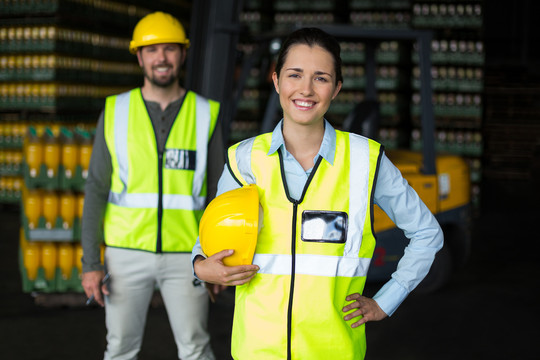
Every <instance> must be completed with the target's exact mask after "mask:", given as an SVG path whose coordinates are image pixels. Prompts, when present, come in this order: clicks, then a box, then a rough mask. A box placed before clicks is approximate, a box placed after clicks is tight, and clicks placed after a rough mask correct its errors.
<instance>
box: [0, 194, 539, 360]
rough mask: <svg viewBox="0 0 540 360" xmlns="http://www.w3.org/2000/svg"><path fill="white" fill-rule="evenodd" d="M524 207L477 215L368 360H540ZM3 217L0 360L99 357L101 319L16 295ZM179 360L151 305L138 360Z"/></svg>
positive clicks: (386, 324)
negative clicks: (464, 255) (453, 260)
mask: <svg viewBox="0 0 540 360" xmlns="http://www.w3.org/2000/svg"><path fill="white" fill-rule="evenodd" d="M496 195H497V194H493V196H496ZM492 200H493V203H496V204H499V203H498V202H497V201H496V199H495V198H493V199H492ZM525 200H526V199H525ZM525 200H524V199H523V198H521V199H517V200H516V201H517V203H514V202H512V204H514V205H513V206H512V211H506V210H505V209H506V208H507V207H506V206H504V205H501V204H499V205H498V206H492V204H490V203H488V204H487V206H485V208H483V209H482V210H481V212H480V214H479V215H477V216H475V218H474V221H473V224H474V228H473V239H474V243H473V244H474V245H473V251H472V257H471V259H470V261H469V262H468V263H467V265H466V266H465V267H464V268H463V269H461V270H459V271H457V272H456V273H455V274H453V276H452V279H451V281H450V283H449V284H448V285H447V286H446V287H445V288H443V289H442V290H440V291H438V292H435V293H432V294H427V295H424V294H415V293H413V294H412V295H411V296H410V297H409V298H408V299H407V300H406V301H405V302H404V303H403V304H402V306H401V307H400V308H399V309H398V311H397V312H396V313H395V314H394V316H392V317H391V318H388V319H386V320H384V321H382V322H379V323H370V324H368V326H367V338H368V352H367V359H369V360H383V359H384V360H386V359H414V360H424V359H425V360H428V359H429V360H433V359H438V360H444V359H461V360H467V359H471V360H472V359H475V360H476V359H505V360H506V359H520V360H525V359H540V350H538V347H537V346H536V342H537V341H538V338H539V335H540V330H539V328H538V323H539V321H540V316H539V311H538V305H539V304H540V296H539V291H538V290H539V285H540V283H539V280H538V279H539V278H540V270H539V269H540V266H539V265H540V262H539V261H538V255H537V253H536V252H535V251H533V250H535V249H536V248H537V247H538V245H537V242H538V239H539V236H538V232H537V230H536V225H537V224H538V222H539V220H540V211H539V210H538V208H537V207H536V204H537V203H536V204H535V203H534V202H533V201H529V202H528V204H529V205H530V206H529V205H527V206H525V205H523V201H525ZM525 202H526V201H525ZM0 216H1V220H0V234H1V235H0V238H1V240H0V256H1V258H2V261H0V269H1V274H2V275H3V280H2V285H1V288H0V359H5V360H11V359H16V360H26V359H29V360H30V359H32V360H34V359H35V360H38V359H47V360H52V359H54V360H63V359H66V360H74V359H77V360H85V359H99V358H101V356H102V353H103V350H104V348H105V340H104V339H105V327H104V313H103V310H102V309H101V308H97V307H92V308H87V307H84V306H70V307H67V306H60V305H58V306H53V307H44V306H39V305H36V301H35V300H36V299H35V298H33V297H32V296H31V295H29V294H24V293H22V291H21V282H20V275H19V267H18V255H17V251H18V250H17V240H16V239H17V231H18V230H17V229H18V227H19V223H18V221H19V213H18V209H17V208H13V207H6V206H3V207H1V208H0ZM379 286H380V284H368V286H367V289H366V293H367V294H368V295H372V294H373V293H374V292H375V291H377V289H378V287H379ZM80 302H81V303H82V302H83V299H82V298H81V300H80ZM232 308H233V293H232V291H229V292H226V293H225V294H224V295H223V296H221V297H220V298H219V299H218V301H217V303H216V304H213V305H212V307H211V316H210V317H211V322H210V326H211V332H212V345H213V348H214V351H215V353H216V357H217V359H230V355H229V350H230V346H229V336H230V327H231V321H232ZM175 356H176V346H175V344H174V342H173V339H172V335H171V332H170V329H169V324H168V320H167V317H166V314H165V310H164V308H163V307H162V306H159V304H157V305H155V306H153V307H151V309H150V311H149V316H148V323H147V328H146V332H145V338H144V343H143V347H142V350H141V353H140V357H139V359H141V360H160V359H174V358H175ZM257 360H258V359H257Z"/></svg>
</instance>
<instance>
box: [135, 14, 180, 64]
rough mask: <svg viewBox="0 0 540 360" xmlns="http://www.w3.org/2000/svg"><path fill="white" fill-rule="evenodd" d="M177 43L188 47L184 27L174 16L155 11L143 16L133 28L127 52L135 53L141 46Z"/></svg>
mask: <svg viewBox="0 0 540 360" xmlns="http://www.w3.org/2000/svg"><path fill="white" fill-rule="evenodd" d="M166 43H177V44H184V45H185V46H186V48H187V47H189V39H188V38H186V32H185V31H184V27H183V26H182V24H181V23H180V21H178V19H176V18H175V17H174V16H172V15H170V14H167V13H164V12H161V11H156V12H154V13H151V14H148V15H146V16H145V17H143V18H142V19H141V20H140V21H139V22H138V23H137V25H136V26H135V29H134V30H133V39H132V40H131V42H130V43H129V52H131V53H132V54H135V53H136V52H137V49H139V48H140V47H142V46H147V45H154V44H166Z"/></svg>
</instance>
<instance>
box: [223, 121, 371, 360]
mask: <svg viewBox="0 0 540 360" xmlns="http://www.w3.org/2000/svg"><path fill="white" fill-rule="evenodd" d="M271 136H272V135H271V134H263V135H260V136H258V137H255V138H251V139H248V140H246V141H243V142H241V143H239V144H236V145H234V146H232V147H231V148H229V151H228V161H229V168H230V169H231V172H232V173H233V175H234V177H235V178H236V179H237V181H238V182H239V183H240V184H243V185H244V184H248V183H256V184H257V186H258V188H259V197H260V202H261V206H262V208H263V214H264V221H263V227H262V230H261V232H260V234H259V237H258V240H257V248H256V250H255V256H254V259H253V263H254V264H257V265H258V266H259V267H260V270H259V272H258V273H257V275H256V276H255V277H254V278H253V279H252V280H251V281H250V282H249V283H247V284H245V285H242V286H238V287H237V289H236V300H235V312H234V322H233V333H232V354H233V357H234V359H237V360H239V359H250V360H251V359H265V360H273V359H290V360H293V359H302V360H303V359H310V360H314V359H321V360H327V359H340V360H347V359H363V358H364V355H365V352H366V340H365V327H364V326H360V327H357V328H354V329H353V328H351V327H350V325H351V323H352V322H354V321H357V320H358V319H355V320H351V321H348V322H346V321H345V320H344V319H343V317H344V316H345V313H343V312H342V308H343V307H344V306H345V305H347V304H348V303H349V302H347V301H345V298H346V296H347V295H349V294H352V293H362V291H363V289H364V285H365V281H366V275H367V271H368V268H369V263H370V261H371V258H372V255H373V250H374V248H375V237H374V235H373V228H372V223H373V222H372V220H373V218H372V210H373V196H374V195H373V194H374V184H375V179H376V176H377V171H378V167H379V163H380V157H381V155H382V146H381V145H380V144H378V143H376V142H375V141H373V140H369V139H367V138H365V137H362V136H359V135H355V134H350V133H346V132H341V131H336V136H337V139H336V151H335V159H334V162H333V164H331V163H329V162H328V161H326V160H325V159H323V158H322V157H319V160H318V162H317V164H316V165H315V166H314V168H313V170H312V173H311V175H310V177H309V178H308V181H307V183H306V185H305V187H304V191H303V193H302V196H301V198H300V199H299V200H294V199H292V198H290V196H289V194H288V190H287V184H286V181H285V174H283V173H282V169H283V166H282V162H283V160H282V158H281V153H280V151H276V152H275V153H273V154H271V155H268V152H269V149H270V145H271V141H272V138H271Z"/></svg>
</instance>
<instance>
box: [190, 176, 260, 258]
mask: <svg viewBox="0 0 540 360" xmlns="http://www.w3.org/2000/svg"><path fill="white" fill-rule="evenodd" d="M262 219H263V216H262V208H261V207H260V206H259V192H258V190H257V185H255V184H251V185H246V186H244V187H241V188H239V189H235V190H231V191H227V192H225V193H223V194H221V195H219V196H217V197H216V198H215V199H214V200H212V201H211V202H210V204H208V206H207V207H206V210H205V211H204V214H203V216H202V218H201V222H200V225H199V241H200V243H201V247H202V249H203V251H204V253H205V254H206V255H207V256H212V255H214V254H215V253H218V252H220V251H222V250H226V249H233V250H234V253H233V254H232V255H231V256H228V257H226V258H224V259H223V263H224V264H225V265H227V266H237V265H248V264H251V262H252V260H253V255H254V254H255V246H256V245H257V236H258V234H259V231H260V228H261V227H262Z"/></svg>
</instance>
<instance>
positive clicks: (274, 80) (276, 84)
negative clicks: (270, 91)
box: [272, 71, 279, 94]
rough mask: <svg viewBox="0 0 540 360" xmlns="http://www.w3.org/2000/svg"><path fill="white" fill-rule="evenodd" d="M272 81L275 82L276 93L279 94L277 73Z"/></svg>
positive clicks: (273, 75)
mask: <svg viewBox="0 0 540 360" xmlns="http://www.w3.org/2000/svg"><path fill="white" fill-rule="evenodd" d="M272 81H273V82H274V88H275V89H276V92H277V93H278V94H279V83H278V76H277V73H276V72H275V71H274V73H273V74H272Z"/></svg>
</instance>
